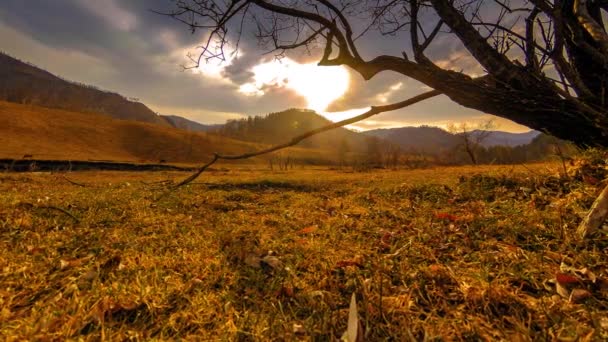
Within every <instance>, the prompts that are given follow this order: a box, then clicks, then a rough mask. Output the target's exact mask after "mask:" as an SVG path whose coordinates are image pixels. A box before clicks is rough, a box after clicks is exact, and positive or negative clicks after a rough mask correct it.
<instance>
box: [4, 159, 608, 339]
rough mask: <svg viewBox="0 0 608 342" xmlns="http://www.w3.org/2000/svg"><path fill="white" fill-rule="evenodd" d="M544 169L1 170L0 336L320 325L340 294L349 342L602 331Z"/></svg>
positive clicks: (574, 211)
mask: <svg viewBox="0 0 608 342" xmlns="http://www.w3.org/2000/svg"><path fill="white" fill-rule="evenodd" d="M560 167H561V166H560V165H558V164H533V165H527V166H522V165H519V166H480V167H452V168H435V169H424V170H397V171H392V170H375V171H369V172H356V173H353V172H347V171H342V170H327V169H316V170H312V169H295V170H290V171H286V172H276V171H275V172H271V171H268V170H262V169H247V168H246V167H244V166H237V167H235V168H232V167H230V169H216V170H212V171H211V172H208V173H204V174H203V175H202V176H201V177H200V178H199V179H198V180H197V181H196V182H194V183H193V184H190V185H188V186H186V187H183V188H181V189H178V190H177V191H173V192H170V193H165V189H166V187H167V186H168V185H170V184H174V183H176V182H177V181H179V180H181V179H183V178H184V177H186V176H187V175H188V174H187V173H177V172H147V173H129V172H72V173H20V174H11V173H3V174H0V308H1V309H0V336H2V339H5V340H64V339H73V340H80V339H82V340H100V339H101V340H126V339H134V340H147V339H157V340H172V339H192V340H226V341H261V340H277V341H280V340H304V341H335V340H337V339H339V338H340V336H341V335H342V334H343V333H344V331H345V330H346V327H347V320H348V313H349V303H350V299H351V295H352V294H353V293H354V294H355V296H356V298H357V303H358V314H359V324H360V331H361V333H362V334H363V338H362V339H361V340H365V341H382V340H395V341H408V340H427V341H452V340H458V341H460V340H468V341H475V340H487V341H491V340H509V341H528V340H552V341H600V340H605V339H608V240H607V239H606V234H605V233H601V234H597V235H596V236H594V237H593V238H591V239H590V240H588V241H586V243H585V244H582V245H581V244H576V243H575V241H574V240H573V239H572V238H571V236H572V233H573V232H574V230H575V228H576V226H577V224H578V223H579V222H580V219H581V217H582V215H584V213H585V211H586V210H587V209H588V208H589V207H590V205H591V203H592V202H593V199H594V198H595V195H596V193H597V191H598V189H600V184H597V182H593V181H589V180H588V178H587V179H586V180H585V179H582V178H581V179H580V180H579V179H578V178H576V175H575V173H576V170H574V169H572V170H570V171H571V173H570V178H568V179H560V178H559V177H558V175H559V169H560ZM161 194H164V196H162V197H160V195H161ZM159 197H160V199H158V198H159Z"/></svg>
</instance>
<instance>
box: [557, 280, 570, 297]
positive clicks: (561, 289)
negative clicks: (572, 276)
mask: <svg viewBox="0 0 608 342" xmlns="http://www.w3.org/2000/svg"><path fill="white" fill-rule="evenodd" d="M555 291H556V292H557V294H559V295H560V296H561V297H562V298H565V299H569V298H570V291H569V290H568V289H567V288H566V287H564V286H563V285H561V284H560V283H555Z"/></svg>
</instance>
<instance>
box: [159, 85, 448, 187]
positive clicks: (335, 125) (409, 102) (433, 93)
mask: <svg viewBox="0 0 608 342" xmlns="http://www.w3.org/2000/svg"><path fill="white" fill-rule="evenodd" d="M440 94H442V92H440V91H438V90H431V91H428V92H426V93H422V94H420V95H417V96H414V97H412V98H409V99H407V100H405V101H401V102H396V103H392V104H388V105H384V106H373V107H372V108H371V109H370V110H368V111H367V112H365V113H363V114H360V115H357V116H354V117H352V118H349V119H345V120H342V121H338V122H334V123H331V124H329V125H326V126H323V127H319V128H317V129H313V130H310V131H308V132H306V133H303V134H301V135H298V136H296V137H294V138H292V139H291V140H290V141H288V142H286V143H283V144H280V145H275V146H272V147H269V148H266V149H263V150H259V151H256V152H249V153H244V154H238V155H221V154H218V153H214V154H213V158H212V159H211V161H209V162H208V163H207V164H205V165H203V166H201V167H200V168H199V169H198V170H197V171H196V172H195V173H194V174H192V175H191V176H190V177H188V178H186V179H184V180H183V181H181V182H179V183H177V184H176V185H175V186H173V187H172V188H171V190H176V189H178V188H180V187H182V186H184V185H186V184H189V183H190V182H192V181H194V180H195V179H196V178H198V176H200V175H201V174H202V173H203V172H205V170H206V169H207V168H208V167H210V166H211V165H213V164H215V162H217V161H218V160H220V159H224V160H238V159H248V158H252V157H257V156H260V155H264V154H268V153H271V152H275V151H279V150H282V149H285V148H288V147H291V146H294V145H296V144H298V143H299V142H301V141H302V140H304V139H307V138H310V137H312V136H313V135H317V134H319V133H323V132H326V131H329V130H332V129H335V128H339V127H343V126H346V125H350V124H353V123H355V122H359V121H361V120H365V119H367V118H369V117H371V116H374V115H377V114H380V113H383V112H388V111H392V110H396V109H401V108H404V107H407V106H411V105H413V104H416V103H418V102H420V101H423V100H426V99H429V98H431V97H435V96H437V95H440ZM171 190H169V191H171ZM161 197H162V195H161Z"/></svg>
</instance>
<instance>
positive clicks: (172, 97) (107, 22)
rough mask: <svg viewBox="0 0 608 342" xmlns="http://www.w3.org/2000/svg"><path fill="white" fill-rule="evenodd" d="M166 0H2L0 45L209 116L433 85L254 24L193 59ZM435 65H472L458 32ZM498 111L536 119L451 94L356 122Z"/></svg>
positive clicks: (79, 76)
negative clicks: (220, 50) (288, 49)
mask: <svg viewBox="0 0 608 342" xmlns="http://www.w3.org/2000/svg"><path fill="white" fill-rule="evenodd" d="M172 6H173V5H172V3H171V1H169V0H128V1H127V0H53V1H50V0H28V1H24V0H2V1H1V2H0V42H1V43H0V50H2V51H3V52H5V53H7V54H9V55H11V56H13V57H17V58H19V59H21V60H24V61H28V62H30V63H33V64H35V65H37V66H38V67H41V68H43V69H45V70H48V71H50V72H51V73H54V74H56V75H58V76H61V77H63V78H65V79H68V80H72V81H77V82H82V83H86V84H91V85H94V86H97V87H99V88H102V89H106V90H111V91H114V92H118V93H120V94H122V95H124V96H126V97H129V98H137V99H139V100H140V101H141V102H143V103H144V104H146V105H147V106H148V107H150V108H151V109H152V110H154V111H156V112H158V113H160V114H170V115H179V116H183V117H185V118H188V119H191V120H194V121H197V122H200V123H204V124H217V123H223V122H225V121H226V120H228V119H238V118H243V117H246V116H250V115H264V114H267V113H271V112H279V111H282V110H285V109H288V108H311V109H314V110H316V111H318V112H319V113H321V114H322V115H325V116H326V117H328V118H329V119H330V120H339V119H344V118H346V117H349V116H351V115H356V114H359V113H361V112H363V111H365V110H366V109H367V108H368V107H369V106H371V105H381V104H386V103H390V102H396V101H401V100H404V99H407V98H409V97H412V96H415V95H417V94H419V93H422V92H425V91H427V90H429V88H427V87H426V86H425V85H423V84H420V83H418V82H417V81H414V80H411V79H407V78H405V77H404V76H402V75H398V74H395V73H382V74H380V75H378V76H376V77H374V78H373V79H372V80H370V81H364V80H363V79H362V78H361V77H360V76H359V75H358V74H356V73H354V72H352V71H351V70H348V69H347V68H344V67H320V66H317V65H316V64H315V63H314V58H313V57H311V56H308V55H306V54H305V53H304V52H303V51H296V52H294V53H293V54H292V55H289V56H288V58H285V59H282V60H281V61H278V60H277V59H275V58H274V56H273V55H272V54H268V53H267V51H266V50H264V49H263V48H261V47H260V46H259V44H258V43H257V40H256V39H255V37H254V36H253V34H252V33H250V32H247V33H245V34H244V36H243V37H242V39H241V44H240V45H239V53H238V56H237V57H236V58H229V60H227V61H226V62H224V63H221V64H220V63H218V62H217V61H215V62H210V63H209V64H204V65H202V66H201V67H200V68H195V69H189V70H184V69H183V66H191V65H192V64H191V63H190V62H189V60H188V57H187V56H188V54H189V53H190V54H192V55H196V54H197V53H199V52H200V50H198V49H197V46H200V45H201V44H202V42H203V41H204V39H205V33H204V32H200V31H197V32H195V33H194V34H192V33H191V32H190V31H189V30H188V28H187V27H186V26H185V25H183V24H181V23H179V22H177V21H175V20H172V19H171V18H169V17H166V16H161V15H158V14H156V13H154V12H153V11H151V10H155V11H161V12H167V11H170V10H171V9H173V7H172ZM395 39H396V38H394V37H393V38H391V37H387V38H382V39H379V37H373V36H372V37H370V39H368V40H367V41H365V40H362V41H361V47H360V48H361V51H362V54H363V55H364V57H366V56H368V55H369V56H373V54H374V53H378V52H381V53H393V54H395V53H399V52H398V51H392V50H393V47H395V46H398V45H399V44H398V42H396V41H395ZM429 54H430V55H432V56H433V57H435V60H436V61H438V63H437V64H438V65H443V66H448V67H449V66H450V65H456V64H458V65H459V67H462V66H463V65H464V66H465V67H466V66H470V68H471V69H472V70H473V71H474V72H475V70H474V69H475V68H476V67H477V66H476V65H472V61H471V58H470V56H468V55H467V53H466V52H464V51H463V49H462V47H461V46H458V44H457V43H455V42H454V40H453V39H450V38H446V39H444V40H443V41H442V40H441V39H439V41H438V43H437V44H433V45H431V46H430V48H429ZM489 119H493V120H494V123H495V127H496V128H497V129H499V130H503V131H511V132H524V131H528V130H529V129H528V128H526V127H523V126H520V125H518V124H516V123H513V122H511V121H508V120H505V119H502V118H496V117H493V116H490V115H487V114H484V113H481V112H478V111H475V110H472V109H468V108H465V107H462V106H460V105H458V104H456V103H454V102H452V101H450V100H449V99H448V98H447V97H445V96H440V97H435V98H432V99H429V100H426V101H424V102H421V103H418V104H416V105H413V106H410V107H407V108H404V109H401V110H397V111H393V112H387V113H383V114H380V115H378V116H376V117H373V118H370V119H368V120H366V121H363V122H360V123H357V124H356V125H354V126H352V128H354V129H358V130H368V129H375V128H391V127H401V126H419V125H431V126H440V127H445V126H446V125H448V124H449V123H462V122H466V123H468V124H470V125H473V126H474V125H476V124H478V123H482V122H485V121H487V120H489Z"/></svg>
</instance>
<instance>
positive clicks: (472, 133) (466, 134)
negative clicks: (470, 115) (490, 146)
mask: <svg viewBox="0 0 608 342" xmlns="http://www.w3.org/2000/svg"><path fill="white" fill-rule="evenodd" d="M494 127H495V126H494V121H493V120H487V121H485V122H482V123H480V124H479V125H478V126H477V128H476V129H475V130H471V128H470V126H469V125H468V124H467V123H466V122H462V123H460V124H450V125H449V126H448V131H449V132H450V133H452V134H455V135H457V136H458V137H459V138H460V139H462V143H461V145H460V146H462V147H463V148H464V150H465V152H466V153H467V155H468V156H469V158H470V159H471V163H473V164H474V165H477V164H478V160H477V150H478V149H479V148H480V147H481V146H482V144H483V142H484V141H485V140H486V139H487V138H488V137H490V135H491V134H492V131H491V129H493V128H494ZM460 146H458V147H460Z"/></svg>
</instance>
